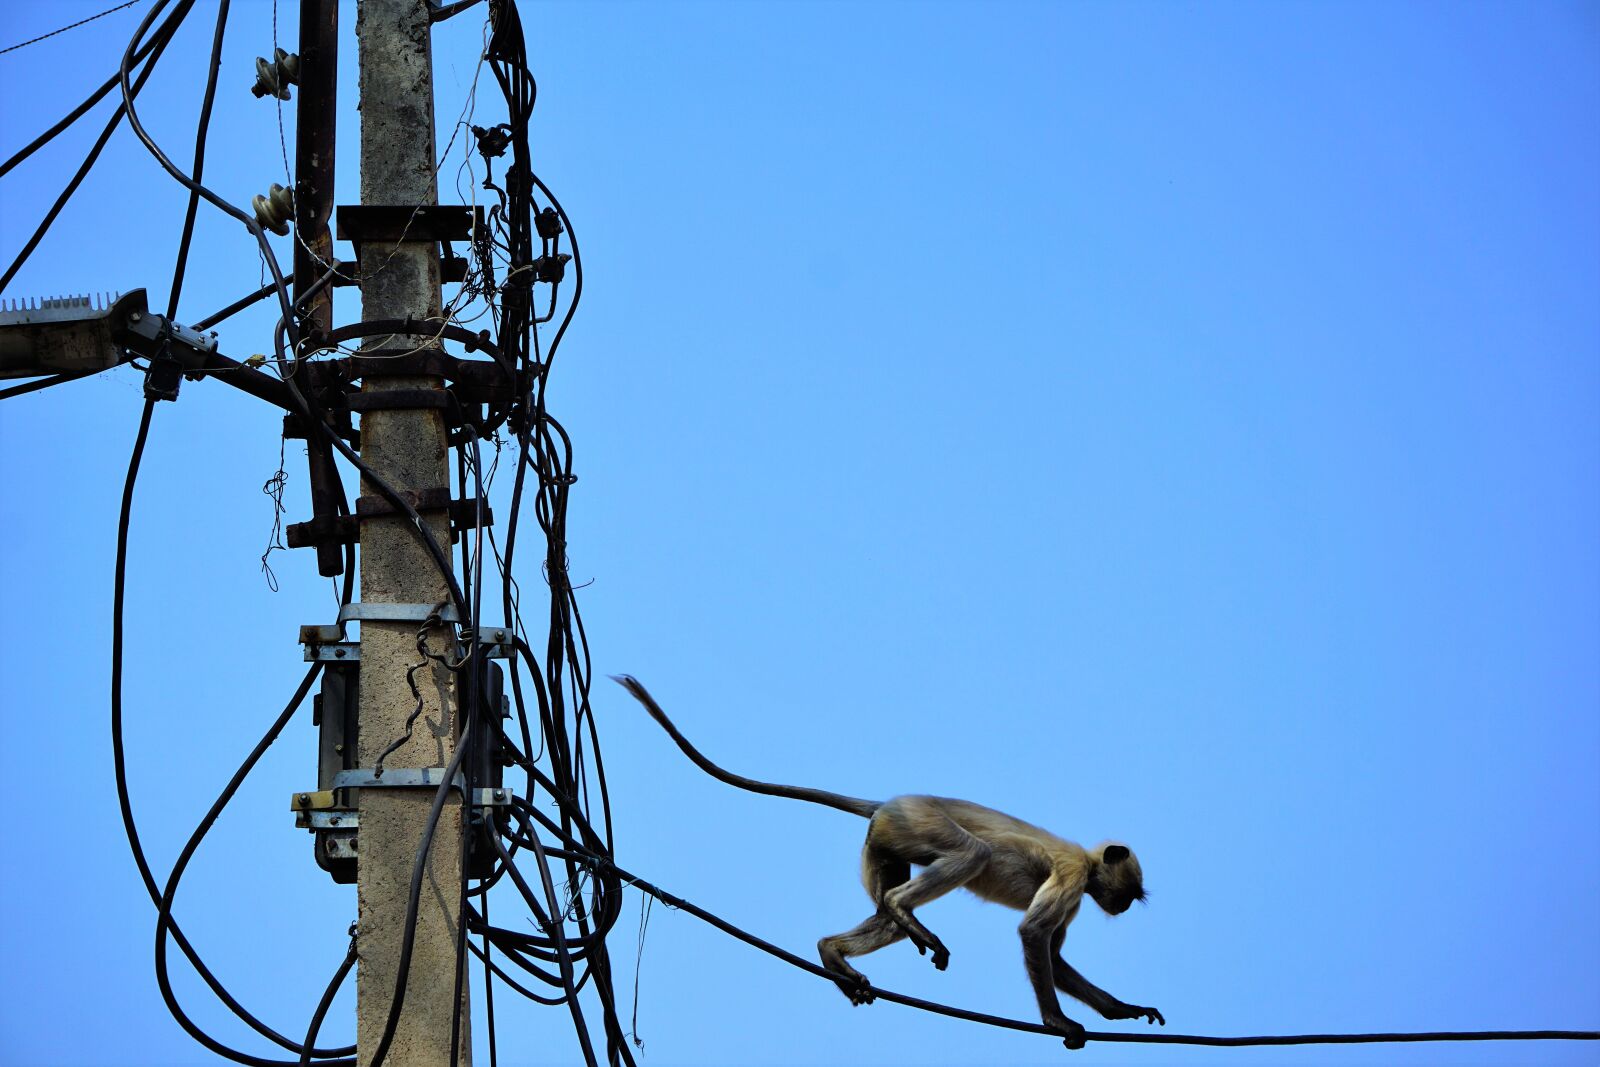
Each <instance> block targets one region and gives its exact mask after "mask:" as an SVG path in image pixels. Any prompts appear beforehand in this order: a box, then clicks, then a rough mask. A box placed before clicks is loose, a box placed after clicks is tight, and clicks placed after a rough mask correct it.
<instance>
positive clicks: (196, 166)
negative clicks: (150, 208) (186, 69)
mask: <svg viewBox="0 0 1600 1067" xmlns="http://www.w3.org/2000/svg"><path fill="white" fill-rule="evenodd" d="M229 6H230V0H221V2H220V3H218V4H217V26H216V29H215V30H214V31H213V33H212V36H211V71H210V73H209V74H208V75H207V76H206V92H205V97H204V98H203V99H202V100H201V103H200V121H199V122H198V123H197V124H196V126H197V128H196V130H195V135H194V163H193V164H192V165H191V167H190V168H189V169H190V171H191V172H192V173H193V175H194V179H195V182H196V183H198V182H199V180H200V175H201V172H202V171H203V170H204V169H205V164H206V133H207V132H208V131H209V130H210V129H211V105H212V104H213V103H214V102H215V101H216V99H217V75H218V74H219V73H220V72H221V70H222V35H223V33H224V32H225V31H226V30H227V28H228V8H229ZM199 207H200V192H199V190H198V189H191V190H190V191H189V207H188V210H187V211H185V212H184V216H183V236H182V237H180V238H179V240H178V262H177V266H176V267H174V268H173V271H172V292H171V294H170V295H169V296H168V297H167V318H168V319H169V320H171V319H176V318H177V317H178V296H179V294H180V293H182V292H183V275H184V270H185V269H186V268H187V267H188V265H189V242H190V241H191V240H192V239H193V238H194V217H195V212H196V211H198V210H199Z"/></svg>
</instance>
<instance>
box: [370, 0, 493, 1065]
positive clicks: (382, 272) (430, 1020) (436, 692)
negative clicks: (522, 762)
mask: <svg viewBox="0 0 1600 1067" xmlns="http://www.w3.org/2000/svg"><path fill="white" fill-rule="evenodd" d="M356 36H357V38H358V46H359V53H360V64H361V202H362V204H363V205H371V204H379V205H403V206H415V205H418V204H433V203H437V201H438V185H437V181H436V179H435V174H434V119H433V51H432V41H431V36H430V32H429V23H428V0H359V3H358V4H357V8H356ZM360 266H361V316H362V321H363V322H372V321H376V320H383V319H404V318H406V317H407V316H408V315H412V316H415V317H416V318H418V319H423V318H428V317H431V316H436V315H438V314H439V311H440V294H439V262H438V255H437V245H436V244H435V243H433V242H431V241H409V242H403V243H399V244H396V243H395V242H394V241H392V240H373V241H368V242H366V243H365V244H364V245H363V246H362V247H361V250H360ZM428 343H429V341H428V337H427V335H426V334H423V335H422V336H417V337H372V338H368V339H366V341H365V342H364V347H367V348H388V349H391V350H392V349H394V348H396V347H397V346H406V347H409V346H411V345H423V344H428ZM442 385H443V383H442V382H441V381H440V380H439V379H437V378H415V377H405V378H401V377H368V378H366V379H364V383H363V386H362V391H363V393H368V394H371V393H376V392H381V391H385V390H395V389H439V388H442ZM361 446H362V455H363V458H364V459H365V460H366V462H367V463H369V464H370V465H371V466H372V467H373V469H374V470H375V471H376V472H377V473H379V474H380V475H382V476H383V477H384V478H385V479H386V480H387V481H388V482H389V483H390V484H391V485H393V486H394V487H395V488H396V489H398V490H401V491H402V492H404V491H407V490H413V491H415V490H427V489H438V488H439V487H441V486H448V485H449V465H448V462H447V455H448V453H447V448H446V439H445V426H444V422H443V419H442V412H441V410H440V409H438V408H418V407H410V408H397V409H393V410H369V411H367V412H366V413H365V414H364V415H363V416H362V420H361ZM362 493H363V495H364V497H373V498H376V491H375V490H374V489H373V488H371V487H370V486H368V485H366V484H365V483H364V484H363V486H362ZM446 496H448V494H446ZM423 515H424V518H425V519H427V520H428V522H429V524H430V526H431V528H432V530H433V532H434V536H435V537H436V538H437V540H438V542H439V543H440V544H441V545H442V546H444V548H445V550H446V553H448V550H449V545H450V531H449V524H448V519H447V517H446V512H444V511H442V510H434V511H429V512H424V513H423ZM404 521H405V520H404V519H400V518H392V517H386V518H364V519H363V520H362V522H361V600H362V601H363V602H364V603H367V604H373V603H379V602H387V603H392V604H436V603H438V602H440V601H443V600H445V599H446V598H447V596H448V587H447V584H446V582H445V580H444V578H443V577H442V576H441V574H440V573H439V569H438V566H437V564H436V563H435V562H434V560H433V559H432V558H431V557H430V556H429V555H428V553H427V551H426V549H424V548H423V547H422V545H421V544H420V543H419V541H418V538H417V537H416V535H415V533H412V532H408V531H407V530H406V529H405V527H404ZM418 629H419V624H418V623H416V622H410V623H386V622H363V623H362V625H361V696H360V703H359V706H358V714H359V717H360V719H359V731H360V733H359V740H358V751H359V755H360V762H361V766H362V767H363V768H368V769H371V768H372V767H373V766H374V764H375V763H376V761H377V759H378V757H379V755H380V754H381V753H382V752H383V751H384V750H385V749H386V748H387V747H388V746H389V745H390V744H391V743H392V742H394V741H395V740H397V739H399V738H401V737H402V736H404V735H405V732H406V725H405V723H406V718H407V717H408V716H409V715H410V714H411V713H412V710H413V708H414V707H415V700H414V698H413V697H412V695H411V690H410V687H409V686H408V685H407V683H406V670H407V668H409V667H410V666H412V665H413V664H414V663H416V662H417V661H418V659H419V657H418V654H417V645H416V640H417V632H418ZM447 630H448V628H444V629H439V630H437V631H436V632H435V633H434V634H433V636H432V639H431V641H430V647H431V648H432V650H433V651H435V652H441V653H442V652H445V651H446V650H447V649H446V643H447V640H449V637H448V633H447ZM417 681H418V683H419V686H420V688H421V690H422V696H423V701H424V708H423V712H422V714H421V715H420V716H419V717H418V718H417V720H416V724H415V727H414V730H413V733H412V739H411V741H410V742H408V743H407V744H406V745H405V746H404V747H402V748H400V749H399V750H397V751H396V752H394V753H392V754H390V755H389V756H388V757H387V759H386V760H385V761H384V766H385V768H386V769H387V768H394V769H401V768H414V767H440V766H444V765H445V764H447V763H448V762H449V760H450V756H451V753H452V751H453V750H454V746H455V740H456V736H457V734H458V733H459V722H458V721H457V720H458V716H457V715H456V714H455V709H456V707H457V705H458V700H457V694H456V692H455V688H454V684H453V681H452V678H451V676H450V675H449V672H447V671H445V670H444V669H443V668H441V667H440V666H438V665H437V664H430V666H429V667H428V669H426V670H424V671H420V672H418V674H417ZM432 800H433V793H432V791H431V790H424V789H394V788H388V789H363V790H362V791H361V794H360V810H361V830H360V837H359V845H358V847H359V853H358V868H357V895H358V899H359V902H360V938H359V941H358V944H359V950H360V967H359V970H358V972H357V1007H356V1011H357V1048H358V1058H359V1060H360V1062H361V1063H362V1064H370V1063H371V1062H372V1059H373V1055H374V1053H375V1052H376V1051H377V1047H378V1043H379V1040H380V1038H381V1036H382V1034H383V1030H384V1024H385V1022H386V1020H387V1019H388V1016H389V1006H390V1003H391V1001H392V997H393V993H394V986H395V975H396V971H397V964H398V959H399V955H400V947H401V940H402V937H403V936H404V934H405V915H406V900H407V895H408V891H409V888H410V882H411V871H412V865H413V862H414V860H415V857H416V854H417V849H418V845H419V843H420V840H421V837H422V833H423V828H424V825H425V823H426V821H427V816H428V811H429V807H430V805H431V803H432ZM462 832H463V826H462V808H461V805H460V802H459V798H454V797H453V798H452V799H451V801H450V804H449V806H448V807H447V808H446V809H445V812H444V816H443V819H442V820H441V822H440V824H439V827H438V831H437V833H436V834H435V836H434V839H433V846H432V849H431V851H430V859H429V866H428V871H427V877H426V879H425V880H424V882H423V890H422V898H421V908H420V912H419V915H418V919H417V927H416V939H415V947H414V949H413V955H412V960H411V967H410V979H409V982H408V984H407V987H406V995H405V1005H404V1011H403V1013H402V1016H401V1019H400V1024H399V1028H398V1030H397V1031H396V1033H395V1038H394V1042H393V1044H392V1046H391V1047H390V1049H389V1050H388V1053H387V1056H386V1058H385V1061H384V1062H385V1067H443V1065H448V1064H449V1063H450V1040H451V1026H452V1015H453V1013H454V1012H456V1011H459V1012H460V1013H461V1016H462V1020H461V1031H460V1045H461V1055H460V1058H459V1059H458V1061H457V1062H458V1063H460V1064H462V1065H463V1067H466V1065H470V1063H471V1055H470V1051H469V1050H470V1047H471V1046H470V1042H469V1040H468V1036H469V1035H468V1030H467V1023H466V1016H467V1010H466V1009H467V1003H466V995H465V989H464V988H463V995H462V1000H461V1003H460V1004H459V1005H457V1004H453V1003H452V999H453V996H454V990H455V982H456V922H457V918H458V916H459V913H460V905H461V893H460V885H461V868H460V854H461V837H462Z"/></svg>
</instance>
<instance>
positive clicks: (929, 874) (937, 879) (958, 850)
mask: <svg viewBox="0 0 1600 1067" xmlns="http://www.w3.org/2000/svg"><path fill="white" fill-rule="evenodd" d="M940 836H941V838H942V840H941V841H940V842H938V845H939V848H940V855H939V858H938V859H936V860H934V861H933V862H932V863H930V864H928V866H927V867H926V868H924V869H923V871H922V873H921V874H919V875H917V876H916V877H915V878H913V879H911V881H909V882H907V883H906V884H905V885H902V886H896V887H895V888H894V889H891V890H889V891H888V892H887V893H885V894H884V895H883V908H884V910H885V911H887V912H888V913H889V914H890V915H892V916H893V917H894V921H895V922H897V923H899V924H900V925H901V927H903V928H904V929H905V932H906V935H907V936H908V937H910V938H911V943H912V944H914V945H916V946H917V951H918V952H923V951H925V950H928V949H931V950H932V951H933V965H934V967H936V968H938V969H939V970H941V971H942V970H944V969H945V968H946V967H948V966H949V965H950V950H949V949H947V948H945V947H944V942H943V941H940V940H939V939H938V937H936V936H934V934H933V932H932V931H931V930H929V929H928V928H927V927H926V926H923V925H922V923H921V921H919V920H918V919H917V917H916V916H915V915H913V914H912V909H913V908H919V907H921V906H922V905H924V904H926V903H928V902H929V901H930V900H935V899H937V898H938V897H942V896H944V894H946V893H948V892H950V890H952V889H958V888H960V887H961V886H963V885H965V884H967V883H968V882H970V881H972V879H974V878H976V877H977V876H978V875H979V874H981V873H982V872H983V869H984V867H985V866H987V865H988V863H989V856H990V854H991V851H992V850H991V849H990V848H989V846H988V845H987V844H985V843H984V842H982V841H980V840H979V839H978V838H976V837H973V836H972V835H971V834H969V833H967V832H966V831H965V830H963V829H961V827H959V826H957V825H956V824H955V823H953V822H951V823H949V824H948V829H947V830H945V831H944V832H943V833H941V835H940Z"/></svg>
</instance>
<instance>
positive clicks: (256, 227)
mask: <svg viewBox="0 0 1600 1067" xmlns="http://www.w3.org/2000/svg"><path fill="white" fill-rule="evenodd" d="M183 2H186V0H180V3H183ZM188 2H192V0H188ZM161 3H162V0H156V7H155V8H154V9H153V10H152V11H151V12H150V13H149V14H148V15H146V16H145V17H144V21H143V22H141V23H139V28H138V29H137V30H135V31H134V34H133V37H132V38H131V39H130V40H129V41H128V47H127V48H126V49H125V50H124V51H123V53H122V67H121V70H120V71H119V74H120V76H121V80H122V102H123V106H124V109H125V110H126V112H127V115H128V126H129V127H130V128H131V129H132V130H133V133H134V136H136V137H138V138H139V141H140V143H141V144H143V145H144V146H145V148H146V149H148V150H149V152H150V154H151V155H152V156H154V157H155V159H156V162H157V163H159V164H161V168H162V169H163V170H165V171H166V172H167V173H168V174H170V175H171V176H172V178H173V179H174V180H175V181H177V182H178V183H179V184H180V185H182V186H183V187H184V188H185V189H188V190H189V191H190V192H191V193H194V194H198V195H199V196H202V197H204V198H205V199H206V202H207V203H209V204H211V205H213V206H214V207H216V208H217V209H218V210H220V211H222V212H223V213H224V214H226V215H228V216H230V217H232V218H235V219H237V220H239V221H240V222H242V223H243V224H244V227H245V229H247V230H249V231H250V234H251V235H252V236H253V237H255V239H256V245H257V247H258V248H260V250H261V258H262V260H263V261H264V262H265V263H266V265H267V270H268V271H269V272H270V273H271V274H272V282H273V285H274V286H275V287H276V288H277V291H278V301H279V303H280V304H281V305H282V310H283V314H284V315H285V316H286V317H289V316H292V314H293V312H292V310H291V301H290V298H289V288H288V285H287V284H286V283H285V281H284V277H283V269H282V268H281V267H280V266H279V265H278V257H277V256H276V255H275V254H274V253H273V251H272V246H271V245H270V244H269V243H268V242H267V231H266V228H265V227H263V226H262V225H261V223H259V222H258V221H256V218H255V216H254V215H251V214H247V213H246V212H245V211H243V210H242V209H240V208H239V207H236V206H235V205H233V204H231V203H229V202H228V201H226V200H224V199H223V198H222V197H220V196H218V195H217V194H216V193H214V192H212V191H211V190H210V189H208V188H207V187H206V186H205V185H204V184H203V183H201V182H200V181H199V180H197V179H196V178H194V177H192V176H190V175H188V174H185V173H184V172H183V171H181V170H179V169H178V166H177V164H175V163H173V162H172V160H170V159H168V158H167V154H166V153H165V152H163V151H162V150H161V146H160V145H158V144H156V142H155V140H154V139H153V138H151V136H150V134H149V133H148V132H147V131H146V130H145V128H144V123H143V122H141V121H140V120H139V110H138V108H137V107H135V106H134V103H133V97H134V93H133V91H132V88H131V87H130V86H129V84H128V71H129V69H130V68H131V67H132V65H133V55H134V52H135V50H136V49H137V48H138V46H139V40H140V38H142V37H143V36H144V34H145V32H146V31H147V30H148V29H149V28H150V23H151V22H153V21H154V20H155V16H156V15H157V14H158V13H159V12H160V10H161ZM146 69H147V70H148V69H149V68H148V67H147V68H146ZM297 340H298V331H296V332H295V335H293V336H291V341H297Z"/></svg>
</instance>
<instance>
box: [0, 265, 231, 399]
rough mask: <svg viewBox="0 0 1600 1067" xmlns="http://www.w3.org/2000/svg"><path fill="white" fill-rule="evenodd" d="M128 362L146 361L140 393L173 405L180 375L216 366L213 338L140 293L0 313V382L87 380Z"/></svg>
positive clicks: (21, 304) (23, 304)
mask: <svg viewBox="0 0 1600 1067" xmlns="http://www.w3.org/2000/svg"><path fill="white" fill-rule="evenodd" d="M134 357H143V358H145V359H147V360H149V366H148V367H147V368H146V370H145V379H144V393H145V396H147V397H149V398H151V399H152V400H176V399H178V387H179V386H180V385H182V384H183V378H184V376H185V375H186V374H187V375H189V376H190V377H191V378H194V377H198V374H197V373H195V372H197V371H199V370H201V369H204V368H207V367H210V366H213V365H214V363H215V362H216V361H217V360H219V359H220V357H218V355H217V335H216V332H215V331H211V332H209V333H203V332H201V331H199V330H194V329H191V328H189V327H188V326H185V325H183V324H182V323H178V322H174V321H172V320H171V319H169V318H167V317H166V316H165V315H155V314H152V313H151V312H150V308H149V303H148V301H147V300H146V297H145V291H144V290H143V289H134V290H131V291H130V292H127V293H125V294H123V295H121V296H118V297H114V298H111V299H109V300H97V299H96V298H94V297H90V296H69V297H57V298H52V299H49V300H41V301H33V302H29V301H26V300H24V301H17V302H13V304H12V306H11V307H10V308H7V309H4V310H0V378H20V377H25V376H28V375H35V374H93V373H95V372H96V371H102V370H109V369H110V368H112V367H116V366H119V365H121V364H123V363H126V362H127V361H128V360H130V359H133V358H134ZM226 362H228V363H230V364H231V361H226ZM234 366H237V364H234ZM250 373H254V372H250Z"/></svg>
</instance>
